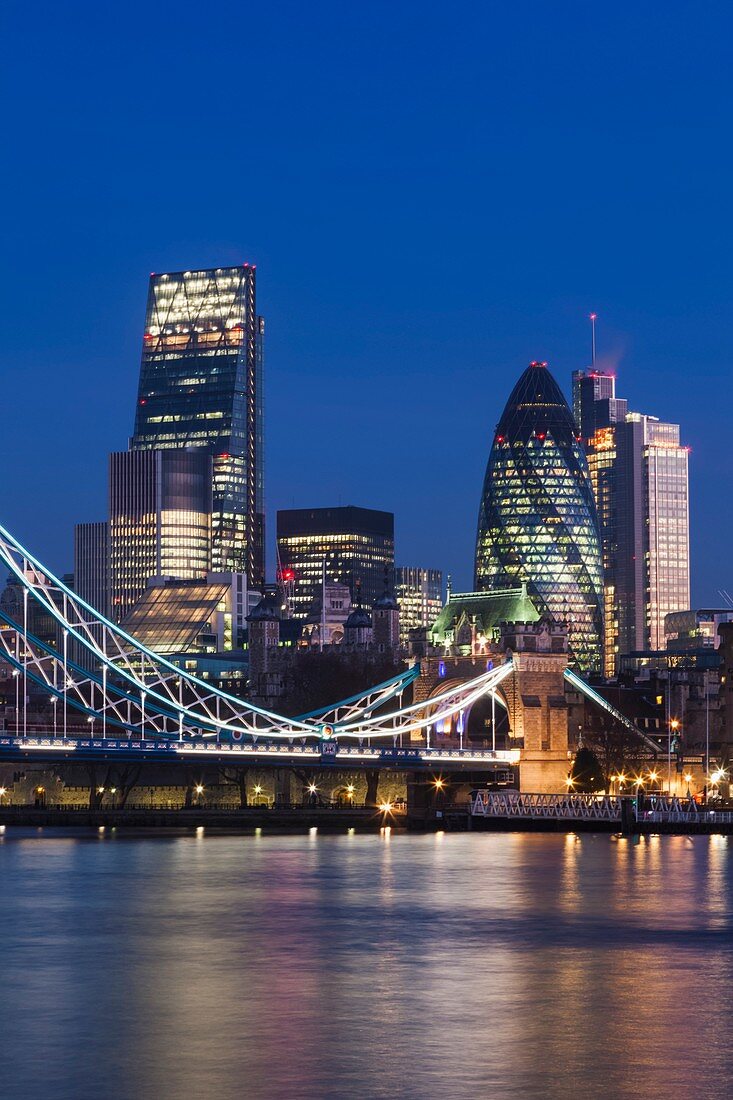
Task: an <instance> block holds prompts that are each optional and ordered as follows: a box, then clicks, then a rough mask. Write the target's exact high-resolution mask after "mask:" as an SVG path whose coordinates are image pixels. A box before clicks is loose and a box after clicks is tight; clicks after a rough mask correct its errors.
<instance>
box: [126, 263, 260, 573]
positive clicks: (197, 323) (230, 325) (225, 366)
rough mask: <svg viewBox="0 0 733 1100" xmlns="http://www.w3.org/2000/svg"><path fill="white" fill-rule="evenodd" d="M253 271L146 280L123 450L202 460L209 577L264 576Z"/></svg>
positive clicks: (194, 273) (232, 270)
mask: <svg viewBox="0 0 733 1100" xmlns="http://www.w3.org/2000/svg"><path fill="white" fill-rule="evenodd" d="M255 286H256V278H255V269H254V267H252V266H250V265H248V264H245V265H244V266H243V267H227V268H216V269H212V270H207V271H179V272H169V273H166V274H163V275H151V277H150V288H149V292H148V304H147V311H146V317H145V335H144V338H143V349H142V361H141V367H140V385H139V390H138V399H137V409H136V414H135V431H134V435H133V437H132V439H131V441H130V447H131V450H153V449H156V450H157V449H171V448H175V449H181V448H203V449H204V450H205V452H206V453H207V454H209V455H211V458H212V492H213V499H212V534H213V538H212V559H211V562H210V567H211V568H214V569H215V570H225V571H233V572H244V573H246V574H247V577H248V580H249V583H250V585H252V584H254V583H255V582H256V583H260V582H261V581H262V578H263V576H264V568H265V567H264V489H263V472H264V471H263V409H262V398H263V393H262V362H263V358H262V341H263V334H264V322H263V320H262V318H261V317H258V316H257V309H256V295H255Z"/></svg>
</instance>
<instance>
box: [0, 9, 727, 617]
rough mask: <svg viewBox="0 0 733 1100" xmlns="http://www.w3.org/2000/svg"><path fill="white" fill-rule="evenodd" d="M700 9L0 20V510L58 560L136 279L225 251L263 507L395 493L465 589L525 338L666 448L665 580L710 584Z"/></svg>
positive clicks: (713, 13) (111, 429) (128, 394)
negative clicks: (679, 436)
mask: <svg viewBox="0 0 733 1100" xmlns="http://www.w3.org/2000/svg"><path fill="white" fill-rule="evenodd" d="M732 32H733V15H731V10H730V8H729V6H728V5H726V4H723V3H704V4H701V5H694V6H693V5H690V4H689V3H678V2H676V0H671V2H670V0H668V2H665V3H661V2H657V3H644V2H638V0H637V2H634V3H627V2H622V3H616V4H603V5H601V4H588V3H587V2H585V3H562V2H558V3H552V4H551V3H547V2H544V3H535V2H522V0H519V2H517V0H515V2H514V3H512V4H509V3H505V4H496V3H494V4H491V3H489V4H486V3H481V4H468V3H461V2H459V3H456V4H452V5H450V6H447V7H443V6H438V5H433V6H427V5H423V4H417V3H414V4H413V3H402V4H394V3H389V4H388V3H382V2H372V3H370V4H358V5H357V4H348V3H346V4H344V3H340V4H336V3H319V2H318V0H314V2H311V3H308V4H302V3H298V4H291V3H276V2H275V3H270V4H260V5H257V6H252V5H250V4H247V3H245V2H242V0H240V2H238V3H230V2H228V0H220V2H219V3H216V4H211V5H208V6H207V5H202V4H200V3H196V4H193V3H191V2H189V0H181V2H179V3H177V4H175V5H174V4H161V3H156V2H152V3H145V4H142V3H137V2H131V3H126V4H123V5H111V4H100V3H99V0H95V2H93V3H76V2H74V0H70V2H69V3H68V4H51V3H50V2H49V0H46V2H45V3H44V2H42V3H40V4H31V3H28V0H24V2H22V3H19V2H16V0H5V3H4V4H3V8H2V14H1V15H0V41H1V42H2V52H3V65H2V71H1V72H0V94H1V95H2V102H3V104H4V111H3V146H4V154H5V155H4V158H3V160H4V164H3V171H2V174H1V175H0V196H1V198H2V210H3V231H2V244H3V263H2V267H1V268H0V281H1V283H2V286H1V287H0V290H1V298H0V300H1V301H2V310H1V311H0V325H1V326H2V334H1V335H2V338H1V340H0V365H1V366H2V381H3V387H2V396H3V401H2V410H3V416H2V437H1V445H2V460H3V476H2V509H1V515H0V521H1V522H2V523H3V524H4V525H6V526H8V527H9V528H10V529H11V530H13V531H14V533H16V534H17V535H18V536H19V537H20V538H21V539H23V540H24V541H25V542H26V544H27V545H29V546H30V547H31V548H33V549H34V550H35V552H36V553H37V554H38V555H39V556H40V557H41V558H47V559H48V561H49V564H50V565H52V566H53V567H55V568H57V569H59V570H63V569H68V568H70V567H71V560H72V554H71V547H72V527H73V523H74V522H76V521H79V520H93V519H98V518H103V516H104V512H105V498H106V463H107V454H108V452H109V451H110V450H117V449H123V448H124V447H125V446H126V444H127V436H128V435H129V433H130V432H131V430H132V419H133V412H134V400H135V391H136V385H137V374H138V366H139V349H140V343H141V338H142V330H143V319H144V307H145V299H146V293H147V279H148V274H149V272H150V271H164V270H177V269H181V268H191V267H207V266H217V265H225V264H228V263H239V262H244V261H249V262H252V263H256V264H257V268H258V297H259V307H260V310H261V312H262V313H263V314H264V315H265V317H266V321H267V336H266V372H267V389H266V431H267V467H266V484H267V498H268V513H269V515H268V520H269V533H270V537H271V538H272V536H273V534H274V511H275V509H276V508H278V507H290V506H292V505H295V506H306V505H328V504H337V503H339V502H341V503H343V504H347V503H353V504H361V505H366V506H372V507H377V508H386V509H389V510H393V511H394V512H395V514H396V532H397V558H398V562H400V563H405V564H419V565H425V566H432V567H438V568H442V569H443V570H444V571H445V572H451V573H452V574H453V577H454V585H455V586H457V587H469V586H470V585H471V582H472V564H473V549H474V538H475V527H476V516H477V509H478V500H479V493H480V490H481V484H482V480H483V474H484V467H485V463H486V458H487V455H488V450H489V446H490V442H491V436H492V430H493V427H494V425H495V423H496V421H497V419H498V417H499V415H500V413H501V410H502V408H503V405H504V402H505V400H506V398H507V396H508V394H509V391H510V389H511V387H512V385H513V383H514V381H515V379H516V377H517V376H518V374H519V373H520V372H521V371H522V370H523V368H524V367H525V366H526V364H527V362H529V360H531V359H537V358H539V359H546V360H548V361H549V363H550V367H551V369H552V370H553V372H554V373H555V375H556V377H557V378H558V380H559V381H560V382H561V383H562V384H563V386H564V387H565V389H566V391H569V382H570V372H571V371H572V370H573V369H575V368H577V367H584V366H587V363H588V359H589V344H590V336H589V323H588V320H587V316H588V313H589V312H590V311H591V310H597V312H598V314H599V327H598V344H599V356H600V362H601V365H605V366H611V365H612V366H613V367H614V368H615V369H616V370H617V372H618V393H619V395H620V396H625V397H628V399H629V402H630V406H631V407H632V408H634V409H637V410H639V411H642V412H649V413H652V414H654V415H657V416H659V417H661V418H663V419H669V420H674V421H679V422H681V423H682V426H683V441H684V442H686V443H688V444H689V445H690V446H691V447H692V454H691V496H692V565H693V601H694V602H695V603H697V604H698V605H701V604H703V603H710V602H715V603H717V602H719V600H720V597H719V596H718V595H717V590H718V589H719V588H729V587H731V586H732V584H733V582H732V580H731V577H730V572H729V569H728V566H727V561H728V557H729V555H728V553H727V551H726V552H725V553H723V552H722V550H721V548H722V547H725V546H729V545H730V543H731V539H732V538H733V520H732V519H731V510H730V506H729V499H730V490H729V479H728V478H727V477H726V475H725V470H726V469H728V468H730V457H729V454H730V427H729V424H730V361H731V299H732V297H733V275H732V265H731V260H730V256H731V254H732V253H733V231H732V229H731V218H730V202H731V199H730V194H731V184H730V180H731V176H732V173H733V146H732V145H731V142H730V123H731V100H732V98H733V93H732V91H731V88H732V85H731V80H730V41H731V33H732Z"/></svg>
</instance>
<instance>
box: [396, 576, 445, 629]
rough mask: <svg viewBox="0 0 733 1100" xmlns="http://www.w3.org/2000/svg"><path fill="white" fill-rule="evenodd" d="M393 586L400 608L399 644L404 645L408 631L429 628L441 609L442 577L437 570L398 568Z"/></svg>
mask: <svg viewBox="0 0 733 1100" xmlns="http://www.w3.org/2000/svg"><path fill="white" fill-rule="evenodd" d="M394 587H395V596H396V597H397V602H398V603H399V605H400V641H401V642H402V644H403V645H407V644H408V642H409V640H410V631H411V630H416V629H417V628H418V627H421V626H432V625H433V623H434V622H435V620H436V619H437V618H438V616H439V615H440V613H441V611H442V610H443V574H442V572H441V571H440V569H420V568H418V567H416V566H408V565H398V566H397V568H396V569H395V585H394Z"/></svg>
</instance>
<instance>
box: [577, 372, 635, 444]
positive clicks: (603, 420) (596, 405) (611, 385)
mask: <svg viewBox="0 0 733 1100" xmlns="http://www.w3.org/2000/svg"><path fill="white" fill-rule="evenodd" d="M625 415H626V401H625V400H624V399H623V398H619V397H616V376H615V374H610V373H609V372H608V371H600V370H588V371H582V370H576V371H573V416H574V417H575V423H576V425H577V428H578V433H579V434H580V436H581V437H582V439H584V440H585V439H589V438H590V437H591V436H592V435H593V433H594V431H595V430H596V428H598V427H603V426H604V425H605V424H607V423H616V422H617V421H618V420H623V418H624V416H625Z"/></svg>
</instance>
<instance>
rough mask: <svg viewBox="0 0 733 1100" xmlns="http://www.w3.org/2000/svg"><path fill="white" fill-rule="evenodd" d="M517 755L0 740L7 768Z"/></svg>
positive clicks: (476, 759)
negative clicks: (94, 763) (16, 765)
mask: <svg viewBox="0 0 733 1100" xmlns="http://www.w3.org/2000/svg"><path fill="white" fill-rule="evenodd" d="M519 758H520V752H519V749H508V750H505V751H493V750H492V749H474V748H445V747H430V748H428V747H427V746H426V745H422V746H421V745H411V746H409V747H407V748H400V747H397V746H393V745H389V746H387V745H376V746H375V745H359V744H348V745H343V744H338V743H337V742H336V741H321V742H319V743H316V744H297V743H293V744H290V743H289V742H288V743H282V742H272V741H270V742H267V741H264V740H263V741H261V742H258V743H257V744H250V743H235V742H231V741H219V742H217V741H215V740H213V739H210V740H205V739H203V738H202V739H200V740H195V739H187V740H184V741H174V740H166V739H163V738H146V739H144V740H134V739H128V738H109V737H82V736H79V737H68V736H67V737H62V736H54V735H53V734H43V733H28V734H26V735H25V736H24V735H17V734H0V762H5V763H18V762H21V761H22V762H23V763H28V764H30V763H59V762H61V761H64V762H65V763H69V764H72V763H88V762H92V761H105V762H112V761H120V762H123V761H124V762H129V761H130V760H136V761H141V760H143V761H147V762H151V763H152V762H153V761H155V762H158V763H168V764H172V763H197V764H201V763H203V762H204V761H205V762H207V763H211V764H222V765H227V766H229V767H232V766H236V765H237V764H242V765H246V766H248V767H268V766H269V767H292V766H296V767H300V768H304V767H305V768H309V767H310V768H323V767H334V768H349V769H355V768H375V767H383V768H397V769H400V768H404V769H405V770H409V771H421V770H425V771H434V770H435V768H436V767H439V768H440V770H441V773H442V772H460V771H477V770H487V771H489V770H492V769H493V768H496V767H503V768H511V767H514V766H516V765H517V764H518V763H519Z"/></svg>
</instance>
